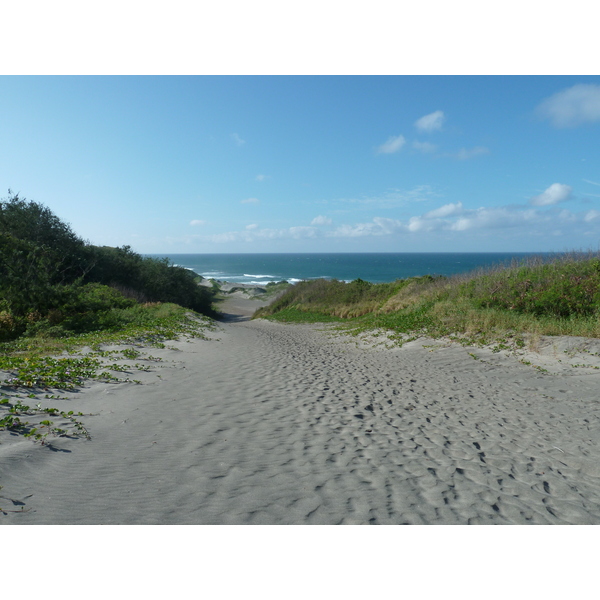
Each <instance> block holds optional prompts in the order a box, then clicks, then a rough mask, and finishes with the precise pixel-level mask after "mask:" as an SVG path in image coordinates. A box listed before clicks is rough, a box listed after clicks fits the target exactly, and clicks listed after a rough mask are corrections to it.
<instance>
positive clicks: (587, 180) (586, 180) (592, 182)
mask: <svg viewBox="0 0 600 600" xmlns="http://www.w3.org/2000/svg"><path fill="white" fill-rule="evenodd" d="M583 181H585V182H586V183H591V184H592V185H600V183H596V182H595V181H590V180H589V179H584V180H583Z"/></svg>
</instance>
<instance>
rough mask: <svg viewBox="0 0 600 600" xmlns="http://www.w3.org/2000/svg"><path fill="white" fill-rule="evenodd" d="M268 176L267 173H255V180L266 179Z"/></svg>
mask: <svg viewBox="0 0 600 600" xmlns="http://www.w3.org/2000/svg"><path fill="white" fill-rule="evenodd" d="M268 177H269V176H268V175H257V176H256V181H264V180H265V179H268Z"/></svg>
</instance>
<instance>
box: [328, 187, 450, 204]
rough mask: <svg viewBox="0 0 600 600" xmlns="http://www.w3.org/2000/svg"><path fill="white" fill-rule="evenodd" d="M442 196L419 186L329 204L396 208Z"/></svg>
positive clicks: (429, 188)
mask: <svg viewBox="0 0 600 600" xmlns="http://www.w3.org/2000/svg"><path fill="white" fill-rule="evenodd" d="M440 195H441V194H439V193H437V192H436V191H434V189H433V188H432V187H431V186H430V185H417V186H415V187H414V188H412V189H410V190H402V189H395V188H392V189H390V190H388V191H387V192H385V193H384V194H382V195H380V196H363V197H362V198H338V199H335V200H329V201H327V202H326V203H327V204H330V203H331V204H364V205H371V206H373V207H379V208H394V207H397V206H404V205H407V204H410V203H413V202H426V201H428V200H432V199H434V198H439V197H440Z"/></svg>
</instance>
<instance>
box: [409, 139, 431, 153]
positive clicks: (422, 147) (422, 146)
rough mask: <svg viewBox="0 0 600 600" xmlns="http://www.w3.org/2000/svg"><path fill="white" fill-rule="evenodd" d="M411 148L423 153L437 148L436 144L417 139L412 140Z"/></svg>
mask: <svg viewBox="0 0 600 600" xmlns="http://www.w3.org/2000/svg"><path fill="white" fill-rule="evenodd" d="M413 148H414V149H415V150H419V151H420V152H423V153H425V154H429V153H431V152H435V151H436V150H437V146H436V145H435V144H430V143H429V142H419V141H417V140H415V141H414V142H413Z"/></svg>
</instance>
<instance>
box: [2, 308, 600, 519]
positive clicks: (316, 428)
mask: <svg viewBox="0 0 600 600" xmlns="http://www.w3.org/2000/svg"><path fill="white" fill-rule="evenodd" d="M236 303H237V304H236ZM255 306H256V303H254V304H252V301H248V300H243V299H236V300H231V301H230V303H229V304H228V305H226V307H225V308H224V310H225V311H226V312H228V315H227V320H226V321H225V322H223V323H221V324H219V327H218V330H217V331H215V332H213V333H212V334H211V337H212V339H211V340H208V341H207V340H193V341H189V342H186V341H180V342H176V343H175V344H173V346H175V347H176V348H178V350H173V349H164V350H155V349H151V350H149V352H150V353H151V354H152V355H154V356H159V357H161V358H162V359H163V361H162V363H154V365H155V366H154V370H153V371H151V372H148V373H141V375H140V374H139V373H135V374H132V377H135V378H139V379H141V380H142V382H143V383H142V385H135V384H132V383H118V384H100V383H92V384H90V385H88V386H86V387H85V389H84V390H82V391H80V392H77V393H68V394H62V395H65V396H68V398H69V399H68V400H60V401H58V400H54V401H52V402H51V404H52V405H54V406H57V407H59V408H61V409H64V410H75V411H82V412H84V413H91V416H87V417H84V423H85V425H86V427H88V429H89V430H90V433H91V435H92V439H91V441H85V440H78V439H66V438H56V439H55V440H54V441H53V442H52V447H51V448H49V447H42V446H39V445H35V444H33V443H32V442H31V441H30V440H24V439H23V438H18V437H14V436H11V435H10V434H9V433H8V432H0V485H2V486H3V488H2V489H1V490H0V496H2V497H1V498H0V507H2V508H3V509H10V510H14V509H20V508H21V507H23V508H24V509H26V511H27V512H23V513H15V512H7V513H6V514H4V515H2V514H0V523H12V524H17V523H22V524H26V523H36V524H100V523H104V524H136V523H139V524H437V525H441V524H527V523H531V524H568V523H587V524H596V523H600V445H599V442H600V434H599V431H600V403H599V397H600V394H599V391H600V385H599V384H600V370H597V369H594V368H592V366H588V367H573V366H571V363H572V360H570V361H568V360H567V361H566V362H565V361H564V360H563V359H564V358H565V357H566V356H567V354H566V353H565V352H564V351H561V353H560V354H557V350H556V347H555V348H554V353H553V355H552V353H549V352H546V353H545V354H544V353H542V355H531V356H537V357H538V359H537V362H538V364H542V363H543V364H545V365H546V366H547V367H548V369H549V371H550V373H547V374H545V373H541V372H540V371H539V370H538V369H535V368H534V367H532V366H531V365H525V364H522V363H521V362H519V361H518V360H517V359H516V358H515V357H512V356H508V355H506V354H505V353H502V352H499V353H494V352H492V351H491V350H487V351H483V350H475V349H472V348H471V349H469V348H463V347H460V346H452V345H447V344H446V345H444V344H442V343H441V342H431V341H429V342H427V341H424V340H419V341H417V342H411V343H410V344H407V345H405V346H403V347H402V348H394V349H389V348H386V347H385V345H379V346H377V345H374V344H373V343H356V341H355V340H354V339H353V338H349V337H347V336H340V335H338V334H334V333H333V332H331V331H330V330H328V328H327V327H325V326H323V325H282V324H278V323H271V322H267V321H263V320H257V321H250V320H248V319H247V315H248V314H249V312H250V308H249V307H251V308H253V307H255ZM469 353H471V354H475V355H476V358H477V360H475V359H474V357H473V356H472V355H470V354H469ZM585 356H587V357H588V360H587V363H589V365H592V363H593V361H592V362H590V361H591V360H592V358H593V353H590V351H588V352H587V354H586V355H585ZM590 357H591V358H590ZM544 361H545V362H544ZM567 363H568V364H567ZM593 364H598V362H596V363H593ZM551 367H554V368H551ZM32 402H33V401H32Z"/></svg>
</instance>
